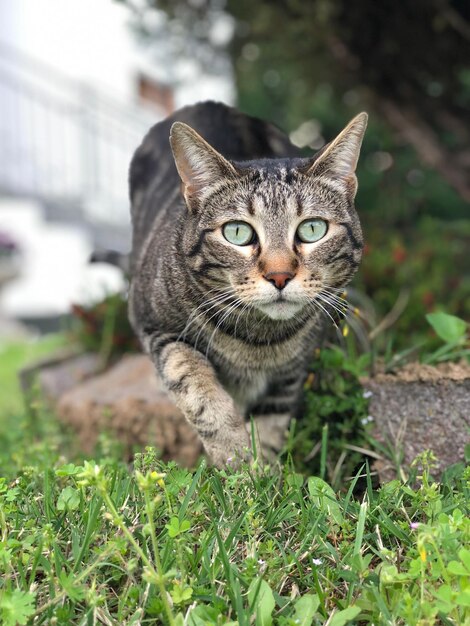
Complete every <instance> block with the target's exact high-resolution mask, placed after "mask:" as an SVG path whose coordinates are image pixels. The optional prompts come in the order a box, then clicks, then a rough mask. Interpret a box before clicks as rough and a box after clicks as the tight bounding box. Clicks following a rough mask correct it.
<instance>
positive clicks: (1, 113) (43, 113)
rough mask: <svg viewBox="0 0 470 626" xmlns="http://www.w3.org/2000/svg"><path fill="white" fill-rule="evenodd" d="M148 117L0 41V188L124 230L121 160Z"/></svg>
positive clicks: (124, 184)
mask: <svg viewBox="0 0 470 626" xmlns="http://www.w3.org/2000/svg"><path fill="white" fill-rule="evenodd" d="M156 121H158V116H157V115H155V116H154V115H151V114H150V113H149V112H148V111H146V110H144V109H141V108H139V107H134V106H129V105H123V104H121V103H119V102H117V101H115V100H113V99H111V98H109V97H107V96H105V95H103V94H102V93H99V92H97V91H96V90H94V89H92V88H91V87H89V86H87V85H85V84H83V83H80V82H75V81H73V80H70V79H68V78H66V77H64V76H62V75H60V74H58V73H57V72H55V71H52V70H50V68H48V67H45V66H44V65H43V64H40V63H37V62H36V61H34V60H32V59H29V58H27V57H25V56H24V55H22V54H20V53H18V52H15V51H12V50H11V49H9V48H6V47H5V46H3V45H2V44H0V193H1V192H2V191H3V192H4V193H7V194H11V195H15V196H26V197H32V198H37V199H40V200H41V201H42V202H44V203H45V204H46V205H50V206H53V207H54V211H55V212H56V213H60V212H63V214H64V216H67V214H69V215H68V216H69V217H74V218H75V219H81V220H83V221H85V222H87V223H91V224H101V225H106V224H109V226H112V227H115V228H120V227H121V226H122V227H126V228H128V224H129V202H128V169H129V162H130V159H131V157H132V154H133V152H134V150H135V148H136V147H137V146H138V145H139V143H140V142H141V140H142V138H143V136H144V134H145V133H146V132H147V130H148V129H149V127H150V126H151V125H152V124H153V123H155V122H156ZM58 217H60V215H59V216H58Z"/></svg>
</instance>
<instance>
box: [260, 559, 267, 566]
mask: <svg viewBox="0 0 470 626" xmlns="http://www.w3.org/2000/svg"><path fill="white" fill-rule="evenodd" d="M258 565H266V561H263V559H258Z"/></svg>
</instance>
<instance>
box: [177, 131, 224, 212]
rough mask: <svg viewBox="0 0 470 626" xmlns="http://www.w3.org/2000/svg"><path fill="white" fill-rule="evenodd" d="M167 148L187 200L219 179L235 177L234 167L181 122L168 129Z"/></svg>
mask: <svg viewBox="0 0 470 626" xmlns="http://www.w3.org/2000/svg"><path fill="white" fill-rule="evenodd" d="M170 144H171V149H172V150H173V156H174V158H175V164H176V168H177V170H178V173H179V175H180V177H181V180H182V181H183V186H184V195H185V198H186V200H188V197H189V196H192V197H193V196H197V194H199V193H200V192H201V191H202V190H203V189H204V188H205V187H207V186H209V185H211V184H212V183H214V182H215V181H217V180H218V179H221V178H233V177H234V176H236V170H235V168H234V167H233V165H232V164H231V163H229V161H227V159H225V158H224V157H223V156H222V155H221V154H219V153H218V152H217V150H214V148H213V147H212V146H210V145H209V144H208V143H207V141H205V140H204V139H203V138H202V137H201V136H200V135H198V133H197V132H196V131H195V130H193V129H192V128H191V127H190V126H188V125H187V124H183V122H175V123H174V124H173V126H172V127H171V131H170Z"/></svg>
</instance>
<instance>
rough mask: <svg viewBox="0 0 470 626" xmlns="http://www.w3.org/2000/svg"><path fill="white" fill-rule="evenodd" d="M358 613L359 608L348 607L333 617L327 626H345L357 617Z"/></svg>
mask: <svg viewBox="0 0 470 626" xmlns="http://www.w3.org/2000/svg"><path fill="white" fill-rule="evenodd" d="M360 612H361V608H360V607H359V606H348V608H347V609H344V610H343V611H339V612H338V613H335V614H334V615H333V617H332V618H331V620H330V623H329V626H346V624H347V623H348V622H350V621H351V620H353V619H354V618H355V617H357V616H358V615H359V613H360Z"/></svg>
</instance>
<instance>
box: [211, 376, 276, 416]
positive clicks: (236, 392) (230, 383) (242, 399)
mask: <svg viewBox="0 0 470 626" xmlns="http://www.w3.org/2000/svg"><path fill="white" fill-rule="evenodd" d="M269 378H270V377H269V375H268V373H267V372H259V371H258V372H250V373H249V374H248V375H247V376H246V377H243V378H241V379H240V378H235V377H234V376H232V377H231V378H230V377H228V378H227V377H224V380H222V384H223V386H224V387H225V389H226V390H227V391H228V392H229V394H230V395H231V396H232V398H233V399H234V401H235V404H236V405H237V406H238V408H239V410H240V412H241V413H245V411H246V410H247V408H248V407H249V406H251V405H253V404H255V403H256V402H257V401H258V400H260V399H261V398H262V397H263V396H264V395H265V393H266V391H267V389H268V385H269Z"/></svg>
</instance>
